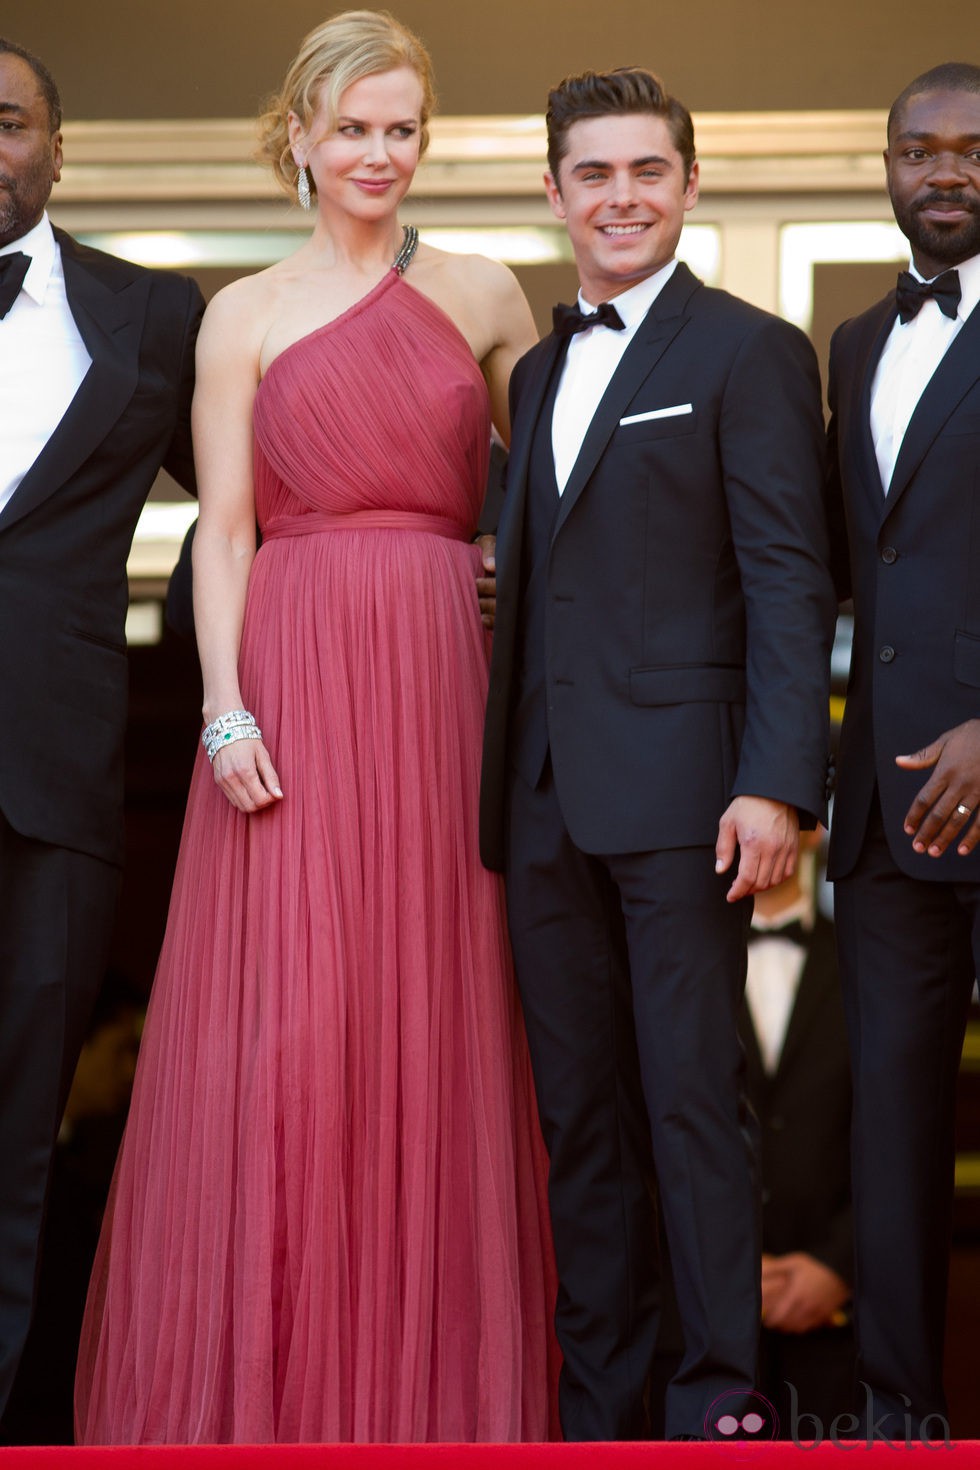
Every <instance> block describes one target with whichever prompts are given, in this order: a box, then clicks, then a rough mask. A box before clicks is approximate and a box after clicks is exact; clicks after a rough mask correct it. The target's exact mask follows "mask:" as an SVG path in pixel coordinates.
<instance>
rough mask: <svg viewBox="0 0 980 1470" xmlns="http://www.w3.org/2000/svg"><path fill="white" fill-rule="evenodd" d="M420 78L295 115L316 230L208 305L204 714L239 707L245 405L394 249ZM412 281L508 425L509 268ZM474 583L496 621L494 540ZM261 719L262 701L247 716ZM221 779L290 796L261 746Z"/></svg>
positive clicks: (382, 77)
mask: <svg viewBox="0 0 980 1470" xmlns="http://www.w3.org/2000/svg"><path fill="white" fill-rule="evenodd" d="M421 104H422V87H421V83H420V81H419V78H418V76H417V75H416V73H415V72H414V71H413V70H412V69H411V68H410V67H399V68H396V69H395V70H392V71H387V72H379V73H376V74H374V75H372V76H368V77H364V78H362V79H361V80H360V81H358V82H354V83H353V84H352V85H351V86H350V87H348V88H347V90H346V91H345V92H344V93H343V94H342V96H341V98H340V105H339V109H338V116H337V118H336V119H331V118H330V116H329V115H328V113H327V110H326V108H325V106H324V105H323V103H322V102H321V103H320V104H319V105H318V106H317V108H316V110H315V112H314V114H313V116H312V118H310V119H309V120H308V122H307V123H306V124H304V121H303V120H302V119H300V118H299V117H297V116H296V115H295V114H294V113H290V115H289V136H290V143H291V146H292V150H293V156H294V159H295V161H296V162H297V164H303V165H305V166H306V168H307V170H308V172H309V174H310V175H311V177H312V179H313V181H314V183H315V185H316V214H315V220H314V227H313V233H312V236H311V237H310V239H309V240H308V241H307V243H306V244H305V245H303V246H302V247H301V248H300V249H299V250H297V251H296V253H295V254H294V255H292V256H290V257H289V259H288V260H285V261H282V262H281V263H279V264H277V265H274V266H272V267H271V268H270V269H269V270H266V271H262V272H260V273H259V274H258V275H255V276H251V277H248V278H246V279H244V280H241V281H236V282H235V283H234V284H233V285H231V286H228V287H226V288H225V290H223V291H221V292H219V293H218V295H217V296H216V297H215V298H214V300H213V302H212V303H211V305H210V307H209V308H208V311H207V313H206V315H205V318H204V322H203V325H202V327H201V334H200V338H199V340H198V349H197V388H196V392H195V396H194V409H193V426H194V441H195V455H196V464H197V477H198V485H199V490H200V501H201V510H200V519H199V523H198V529H197V534H196V536H195V541H194V616H195V621H196V625H197V629H198V649H199V652H200V658H201V669H202V674H203V680H204V705H203V713H204V719H205V722H206V723H210V722H211V721H212V720H214V719H215V718H216V717H217V716H218V715H221V714H224V713H226V712H228V711H230V710H235V709H241V708H243V707H244V706H243V700H242V694H241V689H240V686H239V682H238V653H239V646H240V643H241V634H242V624H243V621H244V613H245V597H246V591H247V587H248V578H249V571H250V569H251V565H252V560H253V558H254V556H255V500H254V491H253V485H252V433H251V421H252V405H253V401H254V398H255V392H256V389H257V387H258V384H259V382H260V381H261V378H262V376H263V374H264V373H265V372H267V371H268V368H269V366H270V364H271V363H272V362H273V361H274V360H275V359H276V357H278V356H279V354H280V353H281V352H283V351H284V350H285V349H286V348H287V347H289V346H291V345H292V344H293V343H295V342H297V341H299V340H300V339H301V338H302V337H305V336H307V335H308V334H309V333H310V332H312V331H316V330H317V329H318V328H320V327H322V326H325V325H326V324H327V323H328V322H330V321H332V320H334V318H336V317H338V316H340V315H341V314H342V313H343V312H344V311H346V310H347V309H348V308H349V307H350V306H352V305H353V304H354V303H355V302H356V301H358V300H360V299H361V298H362V297H363V296H365V295H366V294H367V293H368V292H369V291H371V290H372V289H373V288H374V287H375V286H376V285H377V284H378V283H379V282H380V281H381V280H382V278H383V277H384V276H385V274H386V272H387V271H388V270H389V269H390V267H391V263H392V261H393V260H394V258H395V256H396V254H397V253H398V250H399V248H400V247H401V244H402V229H401V225H400V224H399V222H398V214H397V211H398V206H399V204H400V202H401V200H402V199H403V198H404V196H405V194H406V193H407V191H408V188H409V185H410V184H411V181H412V177H413V175H414V173H415V168H416V165H417V164H418V159H419V144H420V133H421V118H420V114H421ZM405 280H406V281H407V282H408V283H409V284H410V285H411V286H412V288H413V289H415V290H417V291H419V292H421V293H422V294H423V295H425V296H428V297H429V298H430V299H431V300H432V301H433V302H434V303H435V304H436V305H437V306H438V307H440V308H441V309H442V311H444V312H445V313H446V315H447V316H448V317H450V319H451V320H452V321H453V322H454V323H455V325H456V326H457V328H458V329H459V331H460V333H461V335H462V336H463V337H464V338H465V340H466V342H467V343H468V344H469V347H470V350H471V352H472V353H473V356H474V358H475V359H476V361H477V362H478V363H479V364H480V366H481V369H482V371H483V374H484V377H485V379H486V383H487V388H488V391H489V395H490V404H491V411H492V415H493V421H494V424H495V425H496V427H497V430H498V432H499V433H500V434H501V436H502V437H503V438H504V439H505V440H506V438H507V437H508V435H509V428H510V425H509V419H508V412H507V385H508V380H509V378H510V373H511V369H512V368H513V365H514V363H515V362H516V361H517V359H518V358H519V357H521V356H522V355H523V353H524V352H526V351H527V350H528V348H529V347H531V346H533V344H534V342H535V340H536V337H537V334H536V332H535V328H534V323H533V319H532V317H531V313H530V309H529V307H528V305H527V302H526V301H525V299H524V296H523V293H522V292H521V290H520V287H519V286H518V285H517V282H516V280H515V279H514V277H513V275H512V274H511V273H510V271H508V270H507V269H506V267H504V266H502V265H499V264H498V263H497V262H495V261H491V260H486V259H484V258H483V257H482V256H453V255H448V254H446V253H445V252H443V251H440V250H434V249H432V248H431V247H427V246H424V245H420V246H419V249H418V252H417V254H416V257H415V259H414V261H413V262H412V264H411V266H410V268H409V271H408V273H407V274H406V277H405ZM480 544H481V549H482V551H483V562H484V570H485V572H486V576H485V577H484V578H481V579H479V580H478V582H477V592H478V596H479V599H480V608H481V612H482V613H483V614H484V621H485V622H488V621H489V622H490V623H491V624H492V607H493V603H492V595H493V585H494V584H493V575H492V574H493V569H494V563H493V538H492V537H490V538H481V543H480ZM255 715H256V719H257V720H258V722H259V724H260V725H261V723H262V718H261V710H256V711H255ZM213 770H214V777H215V781H216V783H217V784H218V786H219V787H220V788H221V790H222V791H223V792H224V794H225V795H226V796H227V798H228V800H229V801H230V802H231V803H232V805H233V806H235V807H237V808H238V809H239V810H240V811H242V812H255V811H258V810H260V809H261V808H263V807H267V806H271V805H273V804H274V803H276V802H278V801H281V800H282V799H283V790H282V786H281V784H280V780H279V776H278V774H277V772H276V769H275V765H274V763H273V759H272V756H271V754H270V752H269V751H268V749H267V748H266V745H265V743H264V741H262V740H239V741H236V742H234V743H232V744H231V745H228V746H225V747H224V748H223V749H222V750H221V751H219V753H218V754H217V755H216V756H215V760H214V766H213Z"/></svg>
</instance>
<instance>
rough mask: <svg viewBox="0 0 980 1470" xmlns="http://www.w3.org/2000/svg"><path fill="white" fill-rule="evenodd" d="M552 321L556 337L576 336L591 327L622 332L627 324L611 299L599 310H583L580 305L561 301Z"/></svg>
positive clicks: (553, 313)
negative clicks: (571, 304)
mask: <svg viewBox="0 0 980 1470" xmlns="http://www.w3.org/2000/svg"><path fill="white" fill-rule="evenodd" d="M552 321H553V323H554V329H555V336H556V337H574V336H575V333H576V332H585V331H587V330H588V328H589V327H609V329H610V331H613V332H621V331H622V330H623V328H624V327H625V326H626V323H625V322H624V321H623V318H622V317H621V316H620V314H619V312H618V311H617V310H616V308H615V306H613V304H612V302H611V301H604V302H603V303H602V305H601V306H600V307H599V309H598V311H583V310H582V309H581V307H580V306H577V305H576V306H563V305H561V303H559V304H558V305H557V306H556V307H555V309H554V311H553V312H552Z"/></svg>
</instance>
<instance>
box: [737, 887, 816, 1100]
mask: <svg viewBox="0 0 980 1470" xmlns="http://www.w3.org/2000/svg"><path fill="white" fill-rule="evenodd" d="M794 919H799V921H800V923H801V924H802V925H803V928H804V929H805V930H807V931H809V930H812V928H813V926H814V923H815V922H816V907H815V904H814V902H813V900H812V899H811V898H810V897H809V895H807V894H805V893H804V894H801V896H800V898H799V900H798V901H797V902H796V903H793V904H790V905H789V906H788V907H787V908H785V909H783V911H782V912H781V913H780V914H778V915H776V916H775V917H774V918H772V919H769V920H767V919H764V918H762V917H761V915H758V914H756V915H755V916H754V917H753V919H752V928H753V930H754V931H755V936H756V937H755V940H754V942H753V943H752V944H751V945H750V946H749V961H748V970H747V971H746V975H745V999H746V1003H747V1004H748V1008H749V1014H750V1016H751V1017H752V1027H753V1030H754V1031H755V1035H756V1040H757V1041H758V1043H759V1053H760V1055H761V1057H762V1065H763V1067H764V1068H765V1071H766V1073H767V1074H768V1075H769V1076H772V1075H773V1074H774V1073H775V1072H776V1070H777V1069H778V1067H779V1058H780V1057H781V1056H782V1051H783V1043H784V1042H785V1040H786V1032H787V1030H788V1029H789V1022H790V1017H791V1016H792V1014H793V1007H794V1005H795V1004H796V993H797V991H798V990H799V988H800V980H801V979H802V978H803V970H804V967H805V965H806V958H807V956H806V950H805V949H802V948H801V947H800V945H798V944H794V942H793V941H792V940H791V939H784V938H781V937H780V933H779V931H780V929H783V928H785V926H786V925H787V924H791V923H792V922H793V920H794ZM760 936H764V937H760Z"/></svg>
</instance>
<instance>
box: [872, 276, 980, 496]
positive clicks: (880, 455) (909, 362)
mask: <svg viewBox="0 0 980 1470" xmlns="http://www.w3.org/2000/svg"><path fill="white" fill-rule="evenodd" d="M909 270H910V271H911V273H912V275H913V276H915V278H916V280H918V281H923V280H925V277H924V276H922V275H920V274H919V272H918V271H917V270H916V268H915V266H914V265H910V266H909ZM956 270H957V271H958V273H959V278H960V292H961V295H960V304H959V307H958V309H957V312H956V316H955V317H948V316H945V315H944V314H943V312H942V311H940V309H939V304H938V302H936V301H926V302H925V303H924V304H923V306H922V308H921V310H920V311H919V313H918V315H916V316H914V317H913V318H912V320H911V321H909V322H904V323H903V322H902V321H901V320H898V321H896V322H895V325H894V326H893V327H892V329H891V332H890V333H889V335H888V340H887V341H886V343H885V346H884V348H883V350H882V354H881V357H880V358H879V360H878V367H877V369H876V371H875V375H874V381H873V383H872V385H871V437H872V438H873V440H874V446H875V455H876V457H877V460H878V472H879V474H880V475H881V485H882V489H883V491H884V493H885V494H886V495H887V494H888V487H889V485H890V484H891V479H892V475H893V474H894V472H895V462H896V460H897V459H898V454H899V450H900V449H901V447H902V440H903V439H904V438H905V431H906V429H907V428H908V426H909V420H910V419H911V417H912V415H913V413H914V412H915V407H916V404H917V403H918V401H919V399H920V398H921V397H922V394H923V391H924V389H925V387H926V384H927V383H928V382H929V380H930V378H931V377H932V375H933V373H934V372H935V371H936V369H937V367H938V366H939V364H940V363H941V362H942V360H943V357H944V356H945V355H946V353H947V351H948V350H949V346H950V344H951V343H952V342H953V341H954V340H955V339H956V337H957V336H958V335H959V333H960V330H961V329H962V326H963V323H964V322H965V321H966V319H967V317H968V316H969V315H970V312H971V311H972V310H973V308H974V307H975V306H976V304H977V302H978V301H980V255H974V256H972V257H971V259H970V260H965V261H964V262H963V264H962V265H958V266H957V267H956Z"/></svg>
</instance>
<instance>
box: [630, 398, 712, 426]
mask: <svg viewBox="0 0 980 1470" xmlns="http://www.w3.org/2000/svg"><path fill="white" fill-rule="evenodd" d="M693 412H694V404H693V403H675V404H674V406H673V408H651V409H650V411H649V413H631V414H630V415H629V417H628V418H625V419H620V421H619V427H620V428H621V429H622V428H623V427H624V426H625V425H626V424H645V423H647V422H648V421H649V420H650V419H675V418H677V417H678V415H679V414H682V413H693Z"/></svg>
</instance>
